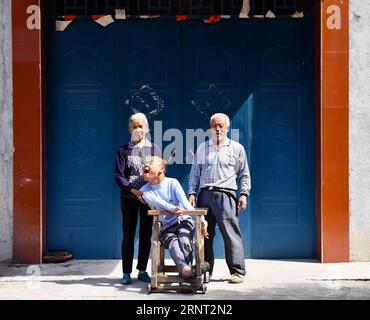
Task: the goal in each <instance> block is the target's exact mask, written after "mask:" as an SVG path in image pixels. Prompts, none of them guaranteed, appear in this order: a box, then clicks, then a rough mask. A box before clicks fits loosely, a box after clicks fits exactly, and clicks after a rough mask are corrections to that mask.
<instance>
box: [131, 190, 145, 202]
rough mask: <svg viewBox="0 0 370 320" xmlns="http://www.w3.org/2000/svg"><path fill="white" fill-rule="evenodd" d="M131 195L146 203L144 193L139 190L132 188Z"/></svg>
mask: <svg viewBox="0 0 370 320" xmlns="http://www.w3.org/2000/svg"><path fill="white" fill-rule="evenodd" d="M131 193H132V194H133V195H134V196H135V197H136V198H137V199H138V200H139V201H140V202H141V203H142V204H145V201H144V199H143V197H142V195H143V193H142V192H141V191H139V190H137V189H134V188H132V189H131Z"/></svg>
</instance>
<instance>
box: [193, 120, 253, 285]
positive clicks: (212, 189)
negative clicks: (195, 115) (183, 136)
mask: <svg viewBox="0 0 370 320" xmlns="http://www.w3.org/2000/svg"><path fill="white" fill-rule="evenodd" d="M229 129H230V119H229V117H228V116H227V115H226V114H223V113H216V114H214V115H213V116H212V117H211V139H209V140H208V141H205V142H204V143H202V144H201V145H200V146H199V147H198V150H197V152H196V154H195V156H194V160H193V164H192V168H191V173H190V180H189V202H190V204H191V205H192V206H195V202H196V194H197V192H198V191H199V190H200V193H199V195H198V201H197V205H198V207H206V208H208V210H209V211H208V215H207V216H206V220H207V222H208V233H209V238H208V239H206V240H205V260H206V261H207V262H208V263H209V264H210V274H212V271H213V266H214V252H213V239H214V237H215V230H216V223H217V224H218V226H219V229H220V231H221V234H222V238H223V240H224V243H225V256H226V263H227V266H228V268H229V271H230V274H231V278H230V282H231V283H240V282H243V280H244V276H245V273H246V272H245V261H244V246H243V239H242V235H241V231H240V227H239V212H241V211H244V210H245V209H246V207H247V197H248V195H249V192H250V189H251V179H250V174H249V167H248V160H247V154H246V152H245V149H244V147H243V146H242V145H241V144H240V143H238V142H236V141H233V140H230V139H229V138H228V137H227V133H228V132H229ZM238 182H239V184H240V197H239V199H237V195H236V192H237V188H238Z"/></svg>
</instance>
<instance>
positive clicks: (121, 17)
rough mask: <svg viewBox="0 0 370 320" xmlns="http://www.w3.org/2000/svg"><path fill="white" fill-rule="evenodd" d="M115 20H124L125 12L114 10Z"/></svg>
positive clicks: (123, 10)
mask: <svg viewBox="0 0 370 320" xmlns="http://www.w3.org/2000/svg"><path fill="white" fill-rule="evenodd" d="M115 13H116V14H115V16H116V20H126V19H127V17H126V10H125V9H116V10H115Z"/></svg>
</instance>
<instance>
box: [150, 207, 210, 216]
mask: <svg viewBox="0 0 370 320" xmlns="http://www.w3.org/2000/svg"><path fill="white" fill-rule="evenodd" d="M207 211H208V210H207V209H205V208H201V209H195V210H182V212H183V214H184V215H188V216H205V215H207ZM148 215H150V216H169V215H170V216H171V215H172V216H174V215H175V213H174V212H170V211H160V210H148Z"/></svg>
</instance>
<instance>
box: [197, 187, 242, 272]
mask: <svg viewBox="0 0 370 320" xmlns="http://www.w3.org/2000/svg"><path fill="white" fill-rule="evenodd" d="M198 207H202V208H208V214H207V215H206V220H207V222H208V233H209V238H208V239H205V242H204V255H205V261H207V262H208V263H209V264H210V267H211V268H210V273H211V274H212V272H213V266H214V251H213V240H214V237H215V235H216V223H217V224H218V227H219V229H220V231H221V235H222V238H223V240H224V246H225V256H226V263H227V266H228V268H229V272H230V274H233V273H235V272H238V273H240V274H243V275H245V261H244V246H243V239H242V235H241V232H240V227H239V215H238V211H237V204H236V201H235V198H234V197H232V196H231V195H230V194H228V193H225V192H222V191H217V190H206V189H203V190H201V192H200V194H199V197H198Z"/></svg>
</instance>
